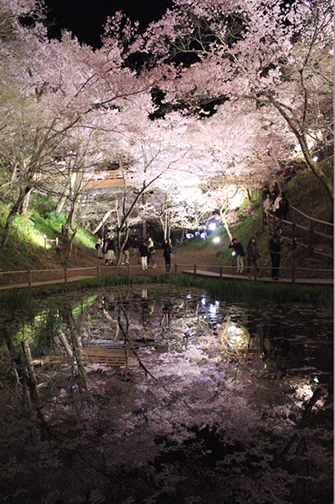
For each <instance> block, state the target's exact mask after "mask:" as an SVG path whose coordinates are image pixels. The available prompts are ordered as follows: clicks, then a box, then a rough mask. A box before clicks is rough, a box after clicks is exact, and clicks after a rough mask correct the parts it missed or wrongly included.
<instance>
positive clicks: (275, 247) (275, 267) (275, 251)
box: [269, 226, 284, 280]
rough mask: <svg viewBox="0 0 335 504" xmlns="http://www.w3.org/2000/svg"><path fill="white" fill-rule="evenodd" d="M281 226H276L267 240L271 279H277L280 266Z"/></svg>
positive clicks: (281, 247)
mask: <svg viewBox="0 0 335 504" xmlns="http://www.w3.org/2000/svg"><path fill="white" fill-rule="evenodd" d="M282 233H283V228H282V227H281V226H278V227H276V229H275V233H274V235H273V236H272V237H271V238H270V241H269V250H270V257H271V265H272V270H271V276H272V278H273V280H278V274H279V267H280V258H281V251H282V249H283V243H284V242H283V238H282V236H281V235H282Z"/></svg>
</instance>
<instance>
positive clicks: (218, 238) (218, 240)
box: [213, 236, 221, 243]
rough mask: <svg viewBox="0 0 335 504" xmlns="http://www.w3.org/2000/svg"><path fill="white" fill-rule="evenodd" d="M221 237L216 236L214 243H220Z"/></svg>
mask: <svg viewBox="0 0 335 504" xmlns="http://www.w3.org/2000/svg"><path fill="white" fill-rule="evenodd" d="M220 241H221V240H220V236H216V237H215V238H213V243H220Z"/></svg>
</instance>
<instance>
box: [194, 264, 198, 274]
mask: <svg viewBox="0 0 335 504" xmlns="http://www.w3.org/2000/svg"><path fill="white" fill-rule="evenodd" d="M193 272H194V274H195V275H196V274H197V265H196V264H194V265H193Z"/></svg>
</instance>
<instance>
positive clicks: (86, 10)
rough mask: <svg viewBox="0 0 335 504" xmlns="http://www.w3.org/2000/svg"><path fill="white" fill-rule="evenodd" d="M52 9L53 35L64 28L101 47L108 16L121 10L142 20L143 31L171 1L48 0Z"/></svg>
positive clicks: (162, 12)
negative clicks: (104, 25)
mask: <svg viewBox="0 0 335 504" xmlns="http://www.w3.org/2000/svg"><path fill="white" fill-rule="evenodd" d="M46 4H47V6H48V7H49V9H50V13H49V16H48V17H49V21H51V22H52V26H51V27H50V28H49V34H50V36H51V37H59V36H60V30H61V28H67V29H68V30H70V31H71V32H73V33H74V34H75V35H76V36H77V38H78V39H79V41H80V42H86V43H87V44H89V45H91V46H93V47H99V45H100V35H101V33H102V26H103V24H104V23H105V22H106V18H107V16H108V15H113V14H114V13H115V12H116V11H117V10H122V11H123V12H124V13H125V14H126V15H127V16H128V17H129V18H130V19H131V20H132V21H136V20H138V21H140V30H141V31H143V30H144V29H145V28H146V27H147V25H148V24H149V23H150V21H156V20H158V19H159V18H160V17H161V16H162V15H163V14H164V12H165V11H166V8H167V7H170V6H171V4H172V0H140V1H139V0H46Z"/></svg>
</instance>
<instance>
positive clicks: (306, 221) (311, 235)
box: [262, 205, 334, 259]
mask: <svg viewBox="0 0 335 504" xmlns="http://www.w3.org/2000/svg"><path fill="white" fill-rule="evenodd" d="M289 215H290V217H291V220H284V219H279V218H278V217H276V216H275V215H274V214H273V213H269V214H267V213H266V212H264V210H263V208H262V228H263V230H264V228H265V226H266V224H267V223H268V229H269V233H274V230H275V228H276V227H277V226H282V227H283V239H284V240H285V241H286V242H287V243H290V244H291V245H292V248H293V249H294V250H295V249H296V248H297V247H298V246H299V247H302V248H304V249H306V250H307V252H308V255H309V256H312V255H315V256H319V257H326V258H328V259H333V241H334V224H333V223H331V222H327V221H323V220H320V219H314V218H313V217H310V216H309V215H306V214H305V213H304V212H301V211H300V210H299V209H298V208H296V207H294V206H292V205H291V206H290V210H289Z"/></svg>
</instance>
